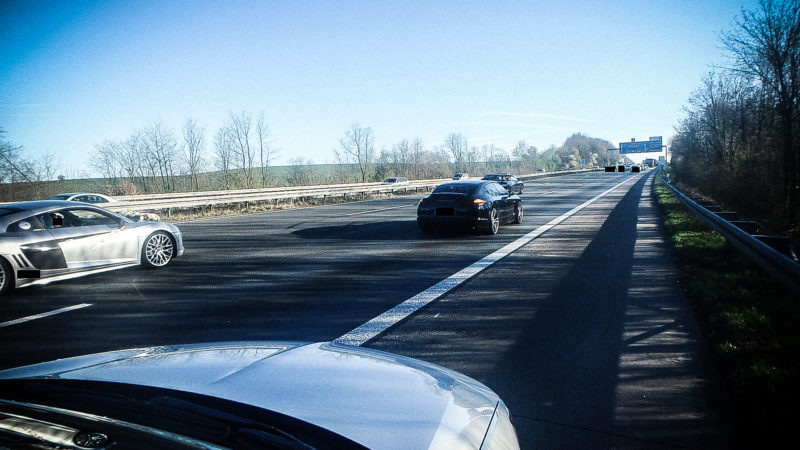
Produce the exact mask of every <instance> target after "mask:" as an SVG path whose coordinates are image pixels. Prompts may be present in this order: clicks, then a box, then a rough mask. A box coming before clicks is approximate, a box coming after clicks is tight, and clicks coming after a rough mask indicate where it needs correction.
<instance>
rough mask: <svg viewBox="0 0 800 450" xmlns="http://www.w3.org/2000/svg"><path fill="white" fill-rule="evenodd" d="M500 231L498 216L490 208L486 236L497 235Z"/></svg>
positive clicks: (494, 210) (493, 209) (495, 211)
mask: <svg viewBox="0 0 800 450" xmlns="http://www.w3.org/2000/svg"><path fill="white" fill-rule="evenodd" d="M498 231H500V216H498V215H497V210H496V209H495V208H492V210H491V211H489V223H488V224H487V225H486V234H497V232H498Z"/></svg>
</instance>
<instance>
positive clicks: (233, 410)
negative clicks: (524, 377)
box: [0, 342, 519, 450]
mask: <svg viewBox="0 0 800 450" xmlns="http://www.w3.org/2000/svg"><path fill="white" fill-rule="evenodd" d="M9 444H10V445H9ZM25 444H28V445H25ZM89 444H91V445H89ZM4 445H8V446H9V447H25V448H34V446H36V448H111V447H114V448H115V449H116V448H258V449H261V448H321V449H325V448H331V449H351V448H354V449H355V448H358V449H363V448H374V449H429V448H430V449H448V450H450V449H478V448H480V449H497V450H502V449H507V450H516V449H519V443H518V441H517V436H516V432H515V430H514V427H513V425H512V424H511V420H510V416H509V413H508V409H507V408H506V406H505V405H504V404H503V402H502V401H501V400H500V399H499V398H498V396H497V394H495V393H494V392H492V391H491V390H490V389H489V388H488V387H486V386H484V385H483V384H481V383H479V382H477V381H475V380H473V379H471V378H469V377H467V376H465V375H462V374H459V373H457V372H454V371H452V370H449V369H446V368H444V367H440V366H437V365H434V364H431V363H427V362H424V361H420V360H416V359H411V358H407V357H403V356H399V355H393V354H390V353H384V352H380V351H375V350H369V349H364V348H360V347H349V346H344V345H339V344H334V343H317V344H302V343H291V342H223V343H213V344H191V345H180V346H175V347H154V348H140V349H132V350H122V351H115V352H109V353H100V354H93V355H87V356H79V357H74V358H67V359H61V360H57V361H52V362H48V363H42V364H35V365H32V366H26V367H19V368H16V369H8V370H4V371H0V447H3V446H4ZM46 445H51V446H52V447H50V446H46ZM57 445H58V446H59V447H56V446H57Z"/></svg>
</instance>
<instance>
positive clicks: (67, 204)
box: [0, 200, 114, 232]
mask: <svg viewBox="0 0 800 450" xmlns="http://www.w3.org/2000/svg"><path fill="white" fill-rule="evenodd" d="M58 208H84V209H96V210H101V211H106V212H109V213H112V214H114V213H113V212H112V211H108V210H107V209H104V208H102V207H99V206H96V205H93V204H91V203H83V202H72V201H67V200H33V201H29V202H18V203H8V204H5V205H0V209H8V210H14V212H11V213H10V214H6V215H4V216H0V232H2V231H4V230H5V227H6V226H8V224H10V223H13V222H16V221H17V220H20V219H24V218H25V217H28V216H31V215H33V214H40V213H43V212H47V211H51V210H54V209H58Z"/></svg>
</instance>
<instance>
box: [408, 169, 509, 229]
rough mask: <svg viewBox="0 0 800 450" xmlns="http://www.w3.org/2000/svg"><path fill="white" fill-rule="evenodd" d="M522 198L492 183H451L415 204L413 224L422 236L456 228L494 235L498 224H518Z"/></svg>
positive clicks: (439, 187)
mask: <svg viewBox="0 0 800 450" xmlns="http://www.w3.org/2000/svg"><path fill="white" fill-rule="evenodd" d="M522 216H523V211H522V199H521V198H519V196H518V195H516V194H513V193H512V192H509V191H508V190H506V188H504V187H503V186H501V185H500V184H499V183H497V182H495V181H486V180H461V181H451V182H449V183H444V184H441V185H439V186H437V187H436V189H434V190H433V192H431V194H430V195H428V196H427V197H425V198H423V199H422V200H420V201H419V205H418V206H417V224H418V225H419V227H420V229H422V231H424V232H426V233H430V232H433V231H435V230H436V229H437V228H439V227H460V228H469V229H474V230H478V231H482V232H485V233H486V234H496V233H497V231H498V230H499V228H500V224H502V223H521V222H522Z"/></svg>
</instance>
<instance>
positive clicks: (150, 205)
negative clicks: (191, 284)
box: [104, 170, 591, 216]
mask: <svg viewBox="0 0 800 450" xmlns="http://www.w3.org/2000/svg"><path fill="white" fill-rule="evenodd" d="M587 171H591V170H565V171H559V172H540V173H535V174H529V175H520V176H519V177H518V178H519V179H521V180H532V179H535V178H544V177H551V176H559V175H569V174H574V173H582V172H587ZM446 181H450V179H449V178H439V179H432V180H417V181H409V182H408V184H402V185H393V184H390V185H387V184H382V183H380V182H376V183H355V184H335V185H322V186H292V187H275V188H263V189H235V190H227V191H202V192H180V193H173V194H144V195H128V196H120V197H116V198H117V199H118V200H120V203H118V204H112V205H104V207H106V208H108V209H111V210H114V211H118V212H123V211H139V212H150V213H156V214H166V215H167V216H169V215H170V214H171V213H172V212H176V211H180V210H189V209H197V208H214V207H235V206H239V205H243V206H248V205H250V204H258V203H266V202H274V203H284V202H292V201H303V200H310V199H327V198H342V197H348V196H359V195H379V194H397V193H402V194H405V193H409V192H419V191H420V190H431V189H433V188H435V187H436V186H438V185H439V184H441V183H444V182H446Z"/></svg>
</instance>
